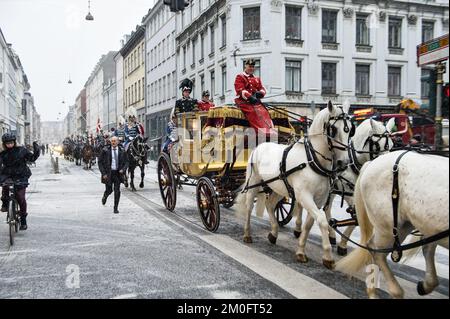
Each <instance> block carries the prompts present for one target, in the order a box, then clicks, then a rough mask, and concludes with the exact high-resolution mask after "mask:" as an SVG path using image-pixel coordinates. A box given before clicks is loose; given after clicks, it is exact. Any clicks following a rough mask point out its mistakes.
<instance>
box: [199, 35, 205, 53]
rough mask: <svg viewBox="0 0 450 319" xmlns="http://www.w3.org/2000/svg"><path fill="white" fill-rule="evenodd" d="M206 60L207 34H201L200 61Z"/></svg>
mask: <svg viewBox="0 0 450 319" xmlns="http://www.w3.org/2000/svg"><path fill="white" fill-rule="evenodd" d="M204 58H205V34H204V33H203V32H202V33H200V60H203V59H204Z"/></svg>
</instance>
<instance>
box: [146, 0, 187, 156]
mask: <svg viewBox="0 0 450 319" xmlns="http://www.w3.org/2000/svg"><path fill="white" fill-rule="evenodd" d="M143 24H144V25H145V29H146V34H145V45H146V52H147V53H146V64H145V65H146V70H145V78H146V83H147V84H146V95H145V105H146V109H147V116H146V121H145V127H146V131H147V136H149V145H150V157H151V158H153V159H155V158H156V157H157V156H158V154H159V151H160V149H161V143H162V142H164V138H165V135H166V126H167V123H168V121H169V118H170V112H171V110H172V109H173V107H174V106H175V101H176V99H177V96H180V95H179V91H178V85H177V84H178V80H177V73H176V70H177V64H176V44H175V29H176V15H175V14H174V13H172V12H170V9H169V7H168V6H165V5H164V4H163V1H162V0H159V1H157V3H156V4H155V6H154V7H153V8H152V9H150V10H149V12H148V14H147V15H146V16H145V17H144V19H143Z"/></svg>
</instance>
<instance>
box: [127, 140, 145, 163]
mask: <svg viewBox="0 0 450 319" xmlns="http://www.w3.org/2000/svg"><path fill="white" fill-rule="evenodd" d="M135 141H137V143H138V144H140V145H143V147H142V150H140V151H139V150H138V149H137V148H136V147H135V146H134V141H133V142H131V146H130V147H131V150H132V152H131V155H132V156H133V158H134V159H135V160H136V161H137V160H138V158H139V157H145V145H144V144H145V143H144V142H139V140H138V139H137V138H136V139H135ZM135 154H136V156H135Z"/></svg>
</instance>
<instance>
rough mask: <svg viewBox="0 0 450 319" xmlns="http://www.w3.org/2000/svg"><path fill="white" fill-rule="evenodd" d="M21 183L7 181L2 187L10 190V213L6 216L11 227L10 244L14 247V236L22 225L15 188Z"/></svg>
mask: <svg viewBox="0 0 450 319" xmlns="http://www.w3.org/2000/svg"><path fill="white" fill-rule="evenodd" d="M21 185H22V184H21V183H17V182H15V181H12V180H6V181H5V182H3V183H2V184H1V185H0V186H1V187H5V186H6V187H8V188H9V203H8V212H7V214H6V223H7V224H8V225H9V244H10V245H11V246H13V245H14V234H15V233H17V232H19V225H20V215H19V210H18V207H19V204H18V202H17V199H16V192H15V188H16V187H17V186H21Z"/></svg>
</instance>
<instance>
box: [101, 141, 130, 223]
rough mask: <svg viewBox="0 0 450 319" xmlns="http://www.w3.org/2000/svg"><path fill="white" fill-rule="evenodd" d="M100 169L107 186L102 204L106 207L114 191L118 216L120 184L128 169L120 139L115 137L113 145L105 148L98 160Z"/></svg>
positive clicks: (115, 208)
mask: <svg viewBox="0 0 450 319" xmlns="http://www.w3.org/2000/svg"><path fill="white" fill-rule="evenodd" d="M98 167H99V169H100V172H101V174H102V183H103V184H105V185H106V189H105V193H104V194H103V198H102V204H103V205H105V204H106V201H107V199H108V196H109V195H111V194H112V192H113V190H114V214H118V213H119V210H118V207H119V201H120V184H121V183H123V182H124V180H125V179H124V173H125V171H126V169H127V167H128V160H127V156H126V153H125V150H124V149H123V148H122V147H121V146H119V138H118V137H117V136H114V137H113V138H112V139H111V144H110V145H107V146H106V147H104V148H103V150H102V152H101V153H100V157H99V160H98Z"/></svg>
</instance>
